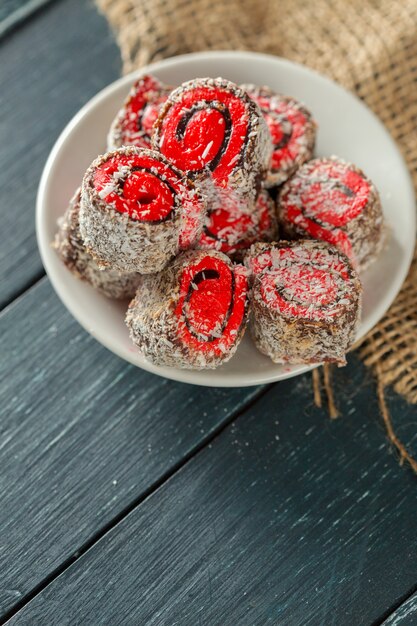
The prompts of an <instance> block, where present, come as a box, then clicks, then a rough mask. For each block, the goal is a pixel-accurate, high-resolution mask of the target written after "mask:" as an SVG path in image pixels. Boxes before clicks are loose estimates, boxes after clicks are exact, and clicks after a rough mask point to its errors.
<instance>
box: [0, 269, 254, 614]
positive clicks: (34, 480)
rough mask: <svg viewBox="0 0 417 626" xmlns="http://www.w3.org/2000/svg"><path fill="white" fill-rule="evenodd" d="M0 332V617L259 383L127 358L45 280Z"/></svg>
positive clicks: (0, 321) (6, 317)
mask: <svg viewBox="0 0 417 626" xmlns="http://www.w3.org/2000/svg"><path fill="white" fill-rule="evenodd" d="M0 335H1V345H2V359H1V363H0V380H2V382H3V384H2V385H1V396H0V468H1V471H0V493H1V506H0V528H1V539H0V563H1V567H0V616H1V615H2V614H3V615H4V613H5V612H6V611H7V610H10V609H11V608H12V607H13V606H14V605H15V604H16V602H19V601H20V600H21V599H22V598H23V597H24V596H25V594H27V593H28V592H30V591H31V590H32V589H33V588H34V587H35V586H36V585H38V584H39V583H40V582H41V581H42V580H43V579H44V578H45V577H47V576H49V575H50V574H51V573H52V572H53V570H54V569H55V568H57V567H59V566H60V565H62V563H63V562H64V561H65V560H67V559H69V558H71V557H72V556H74V554H75V553H77V551H78V550H80V548H81V547H82V546H83V544H85V543H86V542H87V541H89V540H90V539H91V538H92V537H93V536H94V535H95V534H96V533H97V532H100V530H101V529H103V528H104V527H105V526H106V525H107V524H109V523H111V521H112V520H113V519H114V518H115V516H117V515H119V514H120V513H121V512H122V511H124V510H125V509H126V508H127V507H129V506H131V505H132V503H133V502H135V501H136V500H138V499H140V498H141V497H142V496H143V495H144V494H145V493H146V492H147V491H149V490H150V489H151V488H152V486H153V485H155V484H156V483H157V481H159V480H161V479H162V477H164V476H166V475H167V474H168V473H169V472H172V471H173V469H175V467H177V466H178V464H179V463H180V462H181V461H182V460H183V459H184V458H185V457H187V456H188V455H190V454H192V453H193V451H194V450H195V449H196V447H197V446H199V445H200V444H201V443H202V442H204V441H206V440H207V438H208V437H209V436H210V435H211V434H213V432H214V431H215V430H216V429H217V428H218V427H219V426H221V425H222V424H223V423H224V421H225V420H227V419H229V418H230V416H231V415H233V414H235V413H236V411H238V410H239V409H240V408H241V407H242V405H244V404H245V403H247V402H249V401H251V400H253V399H254V398H255V397H256V396H257V395H258V394H259V393H260V391H261V389H262V388H259V387H258V388H247V389H230V390H227V389H207V388H204V387H194V386H191V385H185V384H180V383H174V382H170V381H168V380H165V379H162V378H159V377H157V376H154V375H152V374H148V373H146V372H144V371H142V370H140V369H138V368H136V367H133V366H130V365H127V364H126V363H125V362H124V361H122V360H121V359H119V358H117V357H115V356H114V355H112V354H111V353H110V352H108V351H107V350H106V349H104V348H103V347H101V346H100V345H99V344H98V343H97V342H96V341H95V340H93V339H92V338H91V337H90V336H88V335H87V334H86V333H85V332H84V331H83V330H82V329H81V327H80V326H79V325H78V324H77V323H76V322H75V321H74V320H73V319H72V318H71V316H70V315H69V313H68V312H67V311H66V310H65V309H64V307H63V306H62V305H61V303H60V302H59V301H58V299H57V297H56V296H55V295H54V293H53V292H52V288H51V287H50V285H49V283H48V281H47V280H46V278H45V279H43V280H42V281H41V282H40V283H39V284H38V285H37V286H35V287H34V288H32V289H31V290H30V291H29V292H28V293H27V294H25V295H24V296H23V297H22V298H20V299H19V300H18V301H16V303H14V304H13V305H11V306H10V307H8V309H7V310H6V311H5V312H4V313H3V315H2V316H1V318H0ZM45 623H59V622H55V621H54V620H52V621H46V622H44V624H45Z"/></svg>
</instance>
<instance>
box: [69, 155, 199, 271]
mask: <svg viewBox="0 0 417 626" xmlns="http://www.w3.org/2000/svg"><path fill="white" fill-rule="evenodd" d="M205 211H206V205H205V201H204V199H203V198H202V196H201V195H200V193H199V192H198V191H197V190H196V188H195V187H194V184H193V183H192V182H191V181H190V180H189V178H188V177H187V175H186V174H184V172H181V171H180V170H179V169H178V168H176V167H175V166H173V165H172V164H171V163H169V161H167V159H166V158H165V157H163V156H162V155H161V154H159V153H158V152H154V151H152V150H146V149H144V148H136V147H133V146H129V147H123V148H120V149H119V150H115V151H114V152H108V153H107V154H105V155H104V156H100V157H98V158H97V159H96V160H95V161H94V162H93V163H92V165H91V166H90V167H89V169H88V170H87V172H86V174H85V176H84V179H83V184H82V191H81V210H80V231H81V236H82V238H83V241H84V244H85V247H86V249H87V250H88V252H89V253H90V254H91V255H92V256H93V257H94V258H95V260H96V261H97V263H98V264H99V265H100V266H103V267H110V268H112V269H115V270H118V271H124V272H139V273H141V274H151V273H154V272H159V271H160V270H161V269H162V268H163V267H165V265H166V264H167V263H168V262H169V261H170V259H171V258H172V257H174V256H175V255H176V254H178V252H179V251H180V250H186V249H188V248H190V247H191V246H193V245H194V243H195V242H196V241H198V239H199V238H200V234H201V229H202V226H203V220H204V217H205Z"/></svg>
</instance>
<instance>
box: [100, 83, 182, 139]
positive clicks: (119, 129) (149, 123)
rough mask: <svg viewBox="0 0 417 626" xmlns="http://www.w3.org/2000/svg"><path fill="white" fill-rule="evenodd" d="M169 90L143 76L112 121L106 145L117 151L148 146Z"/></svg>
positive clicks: (169, 88)
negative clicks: (122, 147)
mask: <svg viewBox="0 0 417 626" xmlns="http://www.w3.org/2000/svg"><path fill="white" fill-rule="evenodd" d="M171 91H172V87H168V86H167V85H164V84H163V83H161V82H160V81H159V80H158V79H157V78H155V77H154V76H151V75H149V74H146V75H145V76H142V78H139V80H137V81H136V82H135V83H134V85H133V87H132V89H131V90H130V93H129V95H128V97H127V98H126V100H125V102H124V103H123V106H122V108H121V109H120V111H119V112H118V114H117V115H116V118H115V119H114V121H113V123H112V125H111V127H110V131H109V135H108V137H107V146H108V149H109V150H116V149H117V148H120V147H121V146H138V147H139V148H150V147H151V134H152V127H153V125H154V123H155V121H156V119H157V117H158V115H159V112H160V110H161V107H162V105H163V104H164V102H165V101H166V99H167V97H168V95H169V94H170V93H171Z"/></svg>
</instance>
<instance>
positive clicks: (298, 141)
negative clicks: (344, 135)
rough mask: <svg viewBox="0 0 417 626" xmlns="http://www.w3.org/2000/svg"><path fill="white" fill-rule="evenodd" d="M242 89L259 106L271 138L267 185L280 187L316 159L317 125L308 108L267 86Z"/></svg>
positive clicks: (249, 85)
mask: <svg viewBox="0 0 417 626" xmlns="http://www.w3.org/2000/svg"><path fill="white" fill-rule="evenodd" d="M241 87H242V89H244V90H245V91H246V92H247V93H248V94H249V96H250V97H251V98H252V99H253V100H255V102H256V103H257V104H258V105H259V107H260V109H261V111H262V114H263V116H264V118H265V121H266V123H267V125H268V128H269V131H270V133H271V136H272V145H273V152H272V160H271V167H270V170H269V172H268V175H267V177H266V181H265V185H266V187H275V186H277V185H281V184H282V183H284V182H285V181H286V180H287V179H288V178H289V177H290V176H292V175H293V174H294V172H296V171H297V169H298V168H299V167H300V165H302V164H303V163H305V162H306V161H309V160H310V159H311V158H312V157H313V153H314V147H315V142H316V133H317V123H316V122H315V120H314V119H313V117H312V115H311V113H310V111H309V110H308V109H307V108H306V106H305V105H304V104H302V103H301V102H299V101H298V100H296V99H295V98H292V97H290V96H284V95H282V94H279V93H276V92H274V91H272V89H270V88H269V87H266V86H263V87H258V86H256V85H251V84H248V85H241Z"/></svg>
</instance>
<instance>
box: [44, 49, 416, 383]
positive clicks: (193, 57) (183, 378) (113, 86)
mask: <svg viewBox="0 0 417 626" xmlns="http://www.w3.org/2000/svg"><path fill="white" fill-rule="evenodd" d="M245 57H246V58H248V59H249V58H250V59H255V58H256V59H257V60H262V59H263V60H264V61H268V62H273V63H278V64H279V65H281V66H283V67H286V68H287V69H289V70H290V71H294V70H295V71H297V72H298V71H300V72H302V73H304V72H306V71H307V72H309V73H310V74H312V75H313V76H315V77H316V78H318V79H319V80H321V81H325V82H327V83H328V84H329V85H331V86H332V87H334V86H336V87H337V88H338V89H339V90H341V91H342V92H344V95H345V96H346V97H348V99H349V100H351V101H352V102H355V104H356V105H359V106H361V107H362V108H363V109H364V110H366V111H367V112H368V114H370V115H371V116H372V117H373V118H374V121H375V122H376V123H377V124H378V126H379V130H380V131H381V132H382V133H383V134H384V135H385V137H386V139H388V141H389V143H390V144H391V148H392V149H393V151H394V152H395V153H396V156H397V157H398V158H399V160H400V161H401V164H402V168H403V170H404V173H405V174H406V178H407V183H408V184H407V190H406V192H407V195H409V197H410V201H411V202H412V203H413V204H414V206H415V192H414V185H413V183H412V179H411V175H410V172H409V169H408V166H407V164H406V162H405V159H404V157H403V155H402V153H401V151H400V149H399V147H398V146H397V144H396V142H395V141H394V139H393V137H392V136H391V134H390V133H389V132H388V129H387V128H386V127H385V126H384V124H383V123H382V121H381V120H380V119H379V117H378V116H377V115H376V114H375V113H374V112H373V111H372V110H371V109H370V108H369V107H368V106H367V104H366V103H365V102H363V101H362V100H360V99H359V98H358V97H357V96H356V95H355V94H353V93H352V92H350V91H349V90H348V89H346V88H345V87H343V86H342V85H340V84H339V83H337V82H336V81H333V80H332V79H330V78H329V77H327V76H326V75H323V74H321V73H320V72H317V71H316V70H314V69H311V68H310V67H308V66H306V65H303V64H301V63H298V62H295V61H291V60H289V59H286V58H283V57H279V56H275V55H270V54H265V53H260V52H251V51H235V50H211V51H203V52H193V53H189V54H182V55H178V56H174V57H169V58H167V59H163V60H161V61H156V62H154V63H150V64H148V65H146V66H144V67H142V68H140V69H137V70H134V71H133V72H130V73H128V74H126V75H125V76H122V77H120V78H118V79H117V80H115V81H113V82H112V83H110V84H109V85H107V86H106V87H104V88H103V89H101V90H100V91H99V92H98V93H97V94H95V95H94V96H93V97H92V98H90V100H88V102H86V103H85V104H84V105H83V106H82V107H81V108H80V109H79V110H78V111H77V113H76V114H75V115H74V116H73V117H72V118H71V120H70V121H69V122H68V123H67V124H66V126H65V127H64V128H63V130H62V131H61V133H60V134H59V136H58V138H57V139H56V141H55V143H54V145H53V147H52V149H51V151H50V153H49V155H48V158H47V160H46V162H45V165H44V167H43V170H42V174H41V178H40V182H39V186H38V190H37V195H36V239H37V245H38V249H39V253H40V256H41V260H42V263H43V266H44V269H45V272H46V274H47V276H48V278H49V280H50V281H51V284H52V286H53V288H54V291H55V292H56V294H57V295H58V297H59V298H60V300H61V301H62V302H63V304H64V306H65V307H66V308H67V309H68V311H69V312H70V313H71V315H72V316H73V317H74V319H75V320H76V321H77V322H78V323H79V324H80V325H81V326H82V327H83V328H84V330H86V331H87V333H89V334H90V335H91V336H92V337H94V339H96V340H97V341H98V342H99V343H100V344H101V345H103V346H104V347H105V348H106V349H108V350H110V351H111V352H113V353H114V354H116V355H117V356H119V357H120V358H122V359H123V360H124V361H127V362H129V363H131V364H132V365H135V366H136V367H139V368H141V369H143V370H145V371H148V372H151V373H153V374H156V375H158V376H161V377H164V378H170V379H171V380H175V381H178V382H183V383H188V384H193V385H202V386H207V387H223V388H227V387H229V388H232V387H250V386H256V385H261V384H269V383H273V382H279V381H281V380H286V379H288V378H292V377H294V376H298V375H301V374H303V373H305V372H307V371H311V370H313V369H314V368H315V367H318V366H319V365H320V364H312V365H298V366H293V369H292V370H291V371H289V372H286V373H285V374H284V375H282V373H281V374H279V376H278V377H276V376H275V377H274V375H273V374H272V373H271V374H269V375H260V376H259V377H258V378H257V380H255V381H249V380H246V381H244V382H241V383H234V382H231V381H229V380H228V379H227V378H224V379H223V380H222V381H216V383H215V384H213V383H211V382H210V380H209V379H207V380H206V379H205V378H204V374H206V373H207V372H206V371H205V370H186V369H180V368H166V369H168V370H169V374H168V373H167V372H165V371H164V372H162V371H161V367H160V366H157V365H154V364H153V363H151V362H149V361H147V360H144V363H143V364H142V363H141V364H139V363H137V362H136V361H135V360H134V359H133V357H131V358H130V357H129V355H127V354H125V353H124V352H123V351H122V350H119V349H118V345H117V344H116V345H115V346H114V345H112V347H110V346H109V345H107V344H106V343H104V341H103V339H102V338H101V337H99V336H98V334H97V333H96V332H95V331H94V329H92V328H91V327H88V326H87V325H86V324H85V323H84V320H83V319H82V318H81V317H79V316H78V314H76V313H75V312H74V310H73V307H72V298H70V297H69V296H67V292H66V290H65V289H62V288H61V285H60V283H59V282H58V281H57V280H56V279H55V276H54V275H53V270H52V268H51V267H50V266H49V261H48V259H47V256H46V252H45V247H49V245H50V242H46V241H44V233H43V228H42V225H43V220H44V217H46V216H44V206H46V202H45V201H44V198H45V196H46V193H47V188H48V181H49V177H50V172H51V169H52V167H53V164H54V161H55V159H56V157H57V155H58V154H59V153H60V150H61V148H62V147H63V145H64V144H65V142H66V140H67V138H68V136H69V135H70V134H71V132H72V130H73V129H74V128H75V127H76V126H77V125H78V123H79V122H80V120H81V119H82V118H83V117H84V116H85V115H86V114H87V113H88V112H89V111H91V110H92V109H94V108H95V106H96V105H97V104H98V103H99V102H101V101H103V100H105V99H106V98H107V97H108V96H109V95H110V94H112V93H113V92H115V91H117V90H118V89H119V88H121V87H124V86H125V85H126V86H128V85H130V84H132V82H133V81H134V80H135V79H137V78H138V77H140V76H142V75H143V74H145V73H148V72H152V71H153V72H157V71H158V69H160V68H163V69H164V70H165V69H169V67H170V66H175V65H177V64H178V62H181V61H191V62H193V61H199V60H203V59H206V60H207V59H208V58H211V59H213V60H216V59H218V60H224V59H225V58H229V59H242V58H243V59H244V58H245ZM410 217H411V219H412V222H413V224H412V226H413V228H410V240H411V237H412V238H413V244H414V245H415V232H416V211H413V212H412V215H411V216H410ZM411 233H412V235H411ZM414 245H412V246H411V245H410V248H409V249H408V250H407V255H405V256H406V262H405V261H404V263H403V265H402V266H401V270H400V271H398V273H397V274H396V275H395V281H394V283H393V286H392V288H391V292H390V293H391V295H390V297H389V298H387V303H385V305H384V307H385V308H384V311H383V313H382V314H378V315H374V316H372V314H371V315H370V316H369V317H370V320H368V323H367V324H365V326H363V325H362V326H361V333H360V334H359V335H358V337H357V340H358V339H362V338H363V337H364V336H365V335H366V334H367V333H368V332H369V331H370V330H371V329H372V328H373V327H374V326H375V325H376V324H377V323H378V321H379V320H380V319H382V318H383V316H384V315H385V314H386V312H387V310H388V309H389V307H390V306H391V305H392V303H393V302H394V300H395V299H396V297H397V296H398V293H399V292H400V290H401V288H402V285H403V283H404V280H405V278H406V277H407V275H408V272H409V269H410V266H411V262H412V259H413V256H414ZM375 318H376V319H375ZM190 376H191V377H192V376H194V378H195V380H193V379H190Z"/></svg>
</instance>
